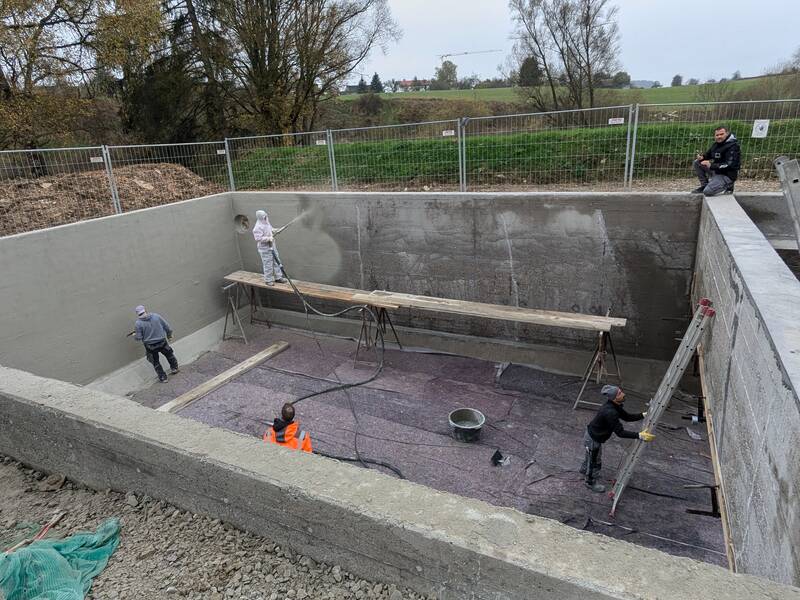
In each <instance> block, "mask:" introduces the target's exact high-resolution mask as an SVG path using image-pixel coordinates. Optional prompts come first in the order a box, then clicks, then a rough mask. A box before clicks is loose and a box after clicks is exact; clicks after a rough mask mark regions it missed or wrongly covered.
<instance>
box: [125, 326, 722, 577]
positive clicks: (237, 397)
mask: <svg viewBox="0 0 800 600" xmlns="http://www.w3.org/2000/svg"><path fill="white" fill-rule="evenodd" d="M248 337H249V340H250V343H249V344H247V345H245V344H244V343H243V342H241V341H239V340H229V341H226V342H224V343H223V344H222V345H221V347H220V349H219V350H218V351H216V352H209V353H207V354H205V355H203V356H202V357H201V358H199V359H198V360H197V361H195V362H194V363H192V364H190V365H184V366H182V368H181V373H179V374H178V375H175V376H172V377H171V378H170V380H169V382H168V383H166V384H159V383H156V382H155V380H154V385H153V386H152V387H151V388H149V389H147V390H144V391H142V392H139V393H138V394H136V395H135V396H134V397H133V399H134V400H136V401H137V402H140V403H141V404H144V405H146V406H150V407H157V406H160V405H161V404H164V403H166V402H168V401H170V400H172V399H174V398H175V397H176V396H178V395H180V394H182V393H183V392H186V391H188V390H190V389H192V388H194V387H196V386H197V385H199V384H201V383H203V382H204V381H206V380H208V379H210V378H211V377H213V376H215V375H217V374H219V373H221V372H222V371H224V370H226V369H228V368H230V367H232V366H234V365H235V364H237V363H239V362H241V361H242V360H244V359H245V358H247V357H249V356H251V355H253V354H255V353H256V352H258V351H260V350H262V349H263V348H265V347H267V346H268V345H270V344H272V343H274V342H276V341H278V340H285V341H287V342H289V344H290V347H289V349H288V350H286V351H285V352H283V353H281V354H279V355H278V356H276V357H274V358H272V359H270V360H268V361H267V362H265V363H262V364H261V365H260V366H258V367H256V368H254V369H253V370H251V371H249V372H247V373H245V374H243V375H241V376H239V377H237V378H236V379H234V380H233V381H231V382H230V383H228V384H226V385H224V386H222V387H221V388H219V389H218V390H216V391H214V392H213V393H211V394H209V395H207V396H205V397H204V398H201V399H200V400H198V401H196V402H194V403H193V404H191V405H190V406H188V407H186V408H184V409H183V410H182V411H181V412H180V414H181V415H182V416H184V417H188V418H192V419H196V420H198V421H202V422H204V423H207V424H209V425H212V426H217V427H223V428H226V429H229V430H232V431H237V432H239V433H243V434H246V435H252V436H259V437H260V436H262V435H263V433H264V431H265V429H266V427H267V423H268V422H269V421H271V420H272V419H274V418H275V417H276V416H277V415H278V414H279V412H280V407H281V405H282V404H283V403H284V402H287V401H290V400H294V399H296V398H299V397H301V396H304V395H306V394H310V393H312V392H315V391H320V390H323V389H327V388H329V387H332V386H334V385H338V383H339V382H357V381H361V380H364V379H366V378H367V377H369V376H370V375H371V374H372V372H373V371H374V369H375V366H376V365H375V363H371V364H358V365H355V366H354V363H353V358H354V355H355V342H354V341H351V340H344V339H338V338H332V337H327V336H321V335H319V336H312V335H310V334H307V333H302V332H299V331H294V330H288V329H283V328H278V327H273V328H272V329H268V328H266V327H258V328H255V329H253V330H252V332H250V334H249V336H248ZM360 357H361V358H369V356H368V355H365V354H364V351H363V350H362V351H361V353H360ZM375 357H376V355H375V354H373V355H372V358H375ZM178 358H179V359H180V357H178ZM495 375H496V365H495V364H494V363H490V362H486V361H481V360H475V359H471V358H464V357H458V356H450V355H441V354H433V353H422V352H404V351H400V350H398V349H387V350H386V353H385V366H384V369H383V371H382V372H381V373H380V375H379V376H378V377H377V378H376V379H375V380H374V381H372V382H370V383H367V384H364V385H361V386H358V387H353V388H350V389H347V390H340V391H336V392H330V393H327V394H324V395H320V396H316V397H313V398H310V399H308V400H304V401H302V402H300V403H298V404H297V405H296V410H297V421H298V422H299V423H300V425H301V427H302V428H303V429H305V430H307V431H308V432H309V433H310V435H311V437H312V440H313V443H314V450H315V451H316V452H321V453H325V454H328V455H334V456H338V457H343V458H347V459H351V460H352V461H353V464H359V463H358V462H357V460H358V456H360V457H361V458H363V459H365V460H369V461H375V462H384V463H387V464H390V465H392V466H393V467H395V468H396V469H397V470H399V471H400V472H401V473H402V475H403V476H404V477H405V478H407V479H409V480H412V481H415V482H418V483H422V484H425V485H427V486H429V487H432V488H435V489H438V490H442V491H447V492H451V493H455V494H460V495H463V496H468V497H473V498H478V499H481V500H484V501H486V502H489V503H491V504H495V505H499V506H508V507H513V508H516V509H518V510H520V511H522V512H526V513H530V514H536V515H540V516H543V517H548V518H552V519H556V520H558V521H561V522H562V523H565V524H568V525H571V526H573V527H576V528H581V529H587V530H590V531H596V532H599V533H603V534H606V535H609V536H612V537H615V538H620V539H624V540H627V541H630V542H633V543H636V544H640V545H643V546H648V547H653V548H658V549H661V550H664V551H666V552H669V553H671V554H675V555H680V556H689V557H693V558H696V559H699V560H703V561H706V562H710V563H714V564H719V565H724V564H725V563H726V560H725V553H724V542H723V535H722V528H721V524H720V520H719V519H716V518H713V517H708V516H702V515H691V514H688V513H686V509H688V508H695V509H704V510H709V509H710V495H709V491H708V490H707V489H699V490H697V489H684V488H683V486H684V485H686V484H695V483H702V484H713V482H714V477H713V471H712V465H711V460H710V451H709V448H708V443H707V441H706V438H707V432H706V428H705V425H704V424H696V425H692V424H691V422H690V421H688V420H684V419H682V418H681V417H682V415H685V414H688V413H691V412H693V410H694V408H695V406H694V405H693V404H691V403H687V402H685V401H681V400H677V399H676V400H673V403H672V405H671V406H670V408H669V410H668V412H667V416H666V417H665V419H664V420H663V422H662V423H661V424H660V426H659V429H658V431H657V432H656V433H657V438H656V440H655V441H654V442H653V443H652V444H650V445H649V446H648V447H647V452H646V453H645V455H644V459H643V460H642V461H640V463H639V466H638V468H637V471H636V473H635V474H634V476H633V478H632V479H631V482H630V485H629V487H628V489H627V491H626V492H625V495H624V496H623V498H622V500H621V501H620V504H619V506H618V508H617V513H616V517H615V518H612V517H610V516H609V510H610V508H611V501H610V499H609V498H608V497H607V495H605V494H597V493H594V492H592V491H590V490H589V489H587V488H586V487H585V486H584V483H583V477H582V476H581V475H580V473H579V472H578V467H579V466H580V462H581V460H582V457H583V447H582V436H583V431H584V429H585V427H586V424H587V423H588V422H589V421H590V420H591V418H592V416H593V411H592V410H587V409H579V410H577V411H573V410H572V403H573V401H574V398H575V394H576V393H577V391H578V388H579V384H580V382H579V381H578V380H577V379H576V378H570V377H564V376H560V375H553V374H550V373H545V372H542V371H537V370H533V369H530V368H526V367H521V366H516V365H512V366H511V367H509V368H508V369H507V370H506V371H505V372H504V373H503V375H502V377H501V378H500V382H499V384H498V383H495ZM321 379H324V380H321ZM598 390H599V386H594V385H592V386H590V389H589V396H587V398H590V399H592V400H595V399H599V394H598ZM644 401H645V400H644V399H643V398H641V396H638V397H637V396H636V395H635V393H633V392H632V391H629V393H628V400H627V402H626V408H627V410H629V411H630V412H636V411H640V410H644ZM462 407H469V408H474V409H477V410H480V411H481V412H482V413H483V414H484V415H485V416H486V425H485V426H484V428H483V430H482V433H481V437H480V440H479V441H478V442H473V443H465V442H460V441H457V440H456V439H454V437H453V435H452V432H451V431H450V426H449V424H448V418H447V417H448V414H449V413H450V411H452V410H455V409H457V408H462ZM637 425H638V424H637V423H629V424H627V425H626V427H627V428H628V429H633V430H636V429H638V427H637ZM687 426H688V427H689V429H690V430H691V431H692V434H693V436H690V435H689V432H688V431H687ZM694 437H700V438H701V439H694ZM627 443H628V441H627V440H622V439H619V438H612V439H611V440H610V441H609V442H608V443H606V444H605V445H604V449H603V452H604V456H603V470H602V472H601V474H600V481H601V482H602V483H603V484H605V485H606V486H607V487H608V488H609V489H610V488H611V485H612V482H611V480H612V479H613V478H614V476H615V474H616V470H617V466H618V464H619V463H620V461H621V459H622V456H623V454H624V451H625V449H626V447H627ZM356 447H357V449H358V455H357V454H356ZM495 450H499V451H500V452H501V453H502V454H503V455H504V456H508V457H509V463H508V464H507V465H506V466H493V464H492V462H491V456H492V454H493V453H494V452H495ZM366 466H368V467H369V468H375V469H378V470H381V471H384V472H386V473H390V474H392V475H394V473H392V472H391V471H390V470H388V469H386V468H384V467H382V466H379V465H375V464H372V463H370V464H368V465H366Z"/></svg>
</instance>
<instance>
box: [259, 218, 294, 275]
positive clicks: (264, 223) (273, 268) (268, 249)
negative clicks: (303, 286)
mask: <svg viewBox="0 0 800 600" xmlns="http://www.w3.org/2000/svg"><path fill="white" fill-rule="evenodd" d="M275 233H276V231H275V230H274V229H273V228H272V225H271V224H270V222H269V217H267V212H266V211H264V210H259V211H256V225H255V227H253V237H254V238H255V240H256V247H257V248H258V253H259V254H260V255H261V264H262V265H263V267H264V282H265V283H266V284H267V285H274V284H275V282H276V281H277V282H278V283H286V278H285V277H284V276H283V269H281V266H280V263H279V260H275V258H276V256H277V255H278V248H277V246H275ZM273 251H274V252H275V254H274V255H273Z"/></svg>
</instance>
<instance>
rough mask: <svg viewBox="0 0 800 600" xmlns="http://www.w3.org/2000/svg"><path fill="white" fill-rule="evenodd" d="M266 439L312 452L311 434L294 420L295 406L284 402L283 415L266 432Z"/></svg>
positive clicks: (294, 448)
mask: <svg viewBox="0 0 800 600" xmlns="http://www.w3.org/2000/svg"><path fill="white" fill-rule="evenodd" d="M264 441H265V442H272V443H273V444H278V445H279V446H286V447H287V448H292V449H293V450H302V451H303V452H311V436H310V435H308V433H307V432H305V431H303V430H302V429H300V428H299V427H298V425H297V423H295V422H294V406H292V405H291V404H288V403H287V404H284V405H283V407H282V408H281V416H280V417H279V418H277V419H275V422H274V423H273V424H272V427H270V428H269V429H267V431H265V432H264Z"/></svg>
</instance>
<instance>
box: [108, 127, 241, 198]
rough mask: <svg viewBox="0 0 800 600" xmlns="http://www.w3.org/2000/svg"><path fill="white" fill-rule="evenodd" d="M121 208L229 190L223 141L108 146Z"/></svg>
mask: <svg viewBox="0 0 800 600" xmlns="http://www.w3.org/2000/svg"><path fill="white" fill-rule="evenodd" d="M108 154H109V157H110V162H111V171H112V174H113V179H114V183H115V185H116V190H117V193H118V195H119V204H120V208H121V210H122V211H129V210H137V209H139V208H147V207H150V206H160V205H162V204H170V203H172V202H179V201H180V200H189V199H191V198H199V197H201V196H208V195H210V194H218V193H220V192H225V191H228V190H229V189H230V183H229V178H228V165H227V157H226V155H225V142H197V143H188V144H152V145H142V146H108Z"/></svg>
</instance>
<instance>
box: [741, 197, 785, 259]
mask: <svg viewBox="0 0 800 600" xmlns="http://www.w3.org/2000/svg"><path fill="white" fill-rule="evenodd" d="M735 197H736V201H737V202H738V203H739V205H740V206H741V207H742V208H743V209H744V212H745V213H747V216H748V217H750V218H751V219H752V220H753V223H755V224H756V227H758V229H759V231H761V233H763V234H764V236H765V237H766V238H767V239H768V240H769V241H770V242H771V243H772V244H773V245H774V246H776V247H779V248H796V247H797V238H796V237H795V233H794V227H793V226H792V220H791V217H790V216H789V206H788V205H787V203H786V197H785V196H784V195H783V193H782V192H776V193H767V192H760V193H759V192H750V193H737V194H736V195H735Z"/></svg>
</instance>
